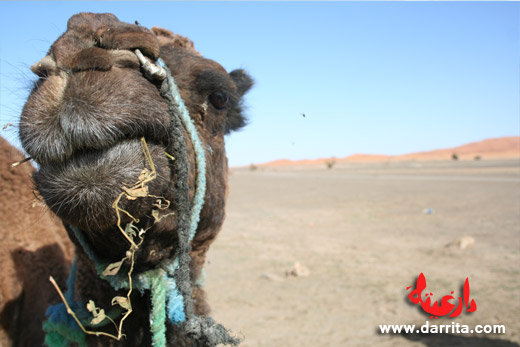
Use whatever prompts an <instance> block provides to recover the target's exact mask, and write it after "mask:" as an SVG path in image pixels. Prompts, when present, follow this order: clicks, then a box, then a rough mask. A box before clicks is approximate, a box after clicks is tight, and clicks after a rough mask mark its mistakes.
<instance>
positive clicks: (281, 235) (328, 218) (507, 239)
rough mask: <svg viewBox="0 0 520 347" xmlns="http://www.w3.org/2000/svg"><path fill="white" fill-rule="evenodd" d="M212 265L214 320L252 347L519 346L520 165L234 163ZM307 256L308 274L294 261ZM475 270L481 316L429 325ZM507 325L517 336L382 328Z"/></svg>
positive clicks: (301, 263)
mask: <svg viewBox="0 0 520 347" xmlns="http://www.w3.org/2000/svg"><path fill="white" fill-rule="evenodd" d="M229 179H230V195H229V200H228V206H227V219H226V222H225V224H224V228H223V230H222V232H221V234H220V236H219V238H217V240H216V241H215V243H214V244H213V245H212V247H211V248H210V251H209V254H208V261H207V264H206V266H205V269H206V274H207V279H206V289H207V292H208V298H209V302H210V303H211V305H212V308H213V312H212V317H213V318H215V319H216V320H217V321H218V322H220V323H222V324H224V325H225V326H226V327H227V328H229V329H232V330H233V331H234V332H236V333H237V334H239V335H241V336H243V338H244V342H243V346H519V343H520V324H519V323H518V312H519V311H520V161H519V160H518V159H513V160H511V159H509V160H505V159H501V160H498V159H495V160H486V159H485V158H483V159H482V160H479V161H475V160H459V161H453V160H446V161H441V160H438V161H390V162H388V161H387V162H379V163H377V162H376V163H349V162H338V163H337V164H336V165H335V166H334V167H333V168H332V169H327V168H326V166H325V165H301V166H297V165H292V166H270V167H258V168H256V170H251V169H249V168H235V169H232V170H231V175H230V178H229ZM295 264H297V265H296V269H295ZM420 273H423V274H424V276H425V277H426V281H427V290H428V291H429V292H432V293H433V299H434V300H437V299H440V298H441V297H442V296H444V295H447V294H450V292H451V291H454V296H455V297H457V298H458V297H459V296H461V295H462V293H461V286H462V284H463V283H464V280H465V279H466V277H468V278H469V284H470V289H471V292H470V295H471V298H472V299H474V300H475V302H476V304H477V307H478V308H477V311H476V312H473V313H468V312H466V311H463V312H462V313H461V314H460V316H458V317H456V318H446V317H441V318H439V319H430V317H429V315H426V314H425V313H424V312H423V311H422V310H421V309H420V307H418V306H417V305H413V304H410V302H409V299H408V298H407V296H408V294H409V293H410V290H408V291H407V290H406V287H408V286H411V285H415V280H416V279H417V276H418V275H419V274H420ZM425 321H429V322H430V323H434V324H451V322H455V323H459V324H461V325H462V324H467V325H469V326H470V327H471V328H473V327H474V326H475V325H477V324H503V325H505V327H506V333H505V334H475V333H474V334H437V335H429V336H425V335H416V334H413V335H408V336H405V335H400V334H381V333H379V332H378V331H379V329H378V326H379V325H380V324H416V325H421V324H424V323H425Z"/></svg>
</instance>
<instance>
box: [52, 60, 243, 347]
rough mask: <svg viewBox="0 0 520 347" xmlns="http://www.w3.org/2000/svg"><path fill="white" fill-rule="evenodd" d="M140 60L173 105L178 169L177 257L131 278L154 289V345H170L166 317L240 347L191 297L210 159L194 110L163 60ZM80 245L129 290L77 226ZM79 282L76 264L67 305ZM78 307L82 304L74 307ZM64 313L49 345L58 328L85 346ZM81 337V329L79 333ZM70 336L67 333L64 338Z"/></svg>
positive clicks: (56, 309)
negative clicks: (193, 253)
mask: <svg viewBox="0 0 520 347" xmlns="http://www.w3.org/2000/svg"><path fill="white" fill-rule="evenodd" d="M135 53H136V55H137V57H138V59H139V61H140V62H141V65H142V68H143V71H144V74H145V76H146V77H147V78H149V79H151V80H159V81H161V84H160V87H159V91H160V93H161V96H162V97H163V98H164V99H165V100H166V102H167V104H168V111H169V113H170V116H171V144H170V145H171V152H172V153H173V154H174V157H175V161H174V170H175V173H176V181H175V193H176V194H174V196H175V206H176V208H177V224H178V228H177V230H178V239H179V247H178V248H179V249H178V253H177V256H176V257H175V258H174V259H166V260H165V261H163V262H162V263H161V264H159V265H158V266H157V267H156V268H155V269H152V270H148V271H145V272H142V273H139V274H136V275H134V276H133V277H132V287H133V288H136V289H138V290H140V291H141V292H143V291H144V290H150V292H151V302H152V309H151V313H150V331H151V333H152V345H153V346H157V347H159V346H160V347H162V346H166V342H167V341H166V317H167V319H168V320H169V321H170V322H171V323H173V324H176V325H180V324H182V323H184V325H183V329H184V331H185V333H186V334H187V335H188V336H190V337H191V338H193V339H194V340H197V341H199V342H202V343H204V344H207V345H211V346H215V345H217V344H220V343H223V344H231V345H237V344H238V343H239V342H240V340H239V339H236V338H233V337H232V336H230V335H229V332H228V331H227V330H226V329H225V328H224V327H223V326H222V325H220V324H216V323H215V322H214V321H213V320H212V319H211V318H209V317H199V316H196V315H195V313H194V308H193V299H192V298H191V295H192V292H193V286H192V284H191V280H190V267H189V266H190V261H191V258H190V255H189V252H190V250H191V241H192V239H193V237H194V235H195V232H196V230H197V226H198V222H199V219H200V212H201V210H202V207H203V204H204V196H205V194H206V159H205V152H204V147H203V145H202V141H201V140H200V138H199V136H198V133H197V129H196V127H195V124H194V123H193V120H192V119H191V117H190V116H189V112H188V110H187V108H186V106H185V105H184V101H183V100H182V97H181V94H180V91H179V89H178V88H177V85H176V84H175V81H174V79H173V77H172V75H171V72H170V70H169V69H168V67H167V66H166V64H165V63H164V62H163V61H162V59H160V58H159V59H158V60H157V63H158V65H154V64H152V63H150V61H148V60H147V59H146V58H145V57H144V56H143V55H142V54H141V52H140V51H139V50H136V51H135ZM183 129H184V130H185V131H186V133H187V135H188V137H189V138H190V141H191V143H192V146H193V149H194V152H195V160H196V165H197V177H196V190H195V196H194V199H193V205H192V206H191V207H190V201H189V195H188V194H189V186H188V159H187V158H188V155H187V150H186V142H185V137H184V133H183ZM70 228H71V229H72V231H73V232H74V235H75V237H76V239H77V241H78V242H79V243H80V245H81V246H82V248H83V250H84V251H85V253H86V254H87V255H88V256H89V258H90V259H91V260H92V261H93V262H94V264H95V266H96V270H97V272H98V275H99V276H100V277H101V278H103V279H105V280H107V281H108V282H109V283H110V284H111V285H112V287H113V288H114V289H115V290H119V289H122V288H128V279H127V277H126V276H125V275H120V274H116V275H114V276H104V275H103V274H102V272H103V271H104V270H105V269H106V267H107V266H108V263H106V262H104V261H102V260H101V259H100V258H99V257H98V256H97V254H96V252H95V251H94V250H93V249H92V247H91V246H90V244H89V242H88V241H87V240H86V238H85V235H84V233H83V232H82V231H81V230H79V229H78V228H76V227H73V226H70ZM74 280H75V263H74V265H73V268H72V269H71V273H70V275H69V280H68V283H67V284H68V292H67V295H66V296H67V301H68V302H73V301H74ZM74 306H75V307H79V306H80V305H79V304H77V303H74ZM63 311H65V313H66V309H65V306H64V305H63V304H58V305H55V306H51V307H50V308H49V309H48V311H47V315H48V316H49V319H48V320H47V322H46V323H45V324H44V330H45V331H46V339H45V342H46V344H47V345H49V346H55V345H58V343H56V344H54V343H52V341H51V339H50V338H53V339H55V337H56V336H55V335H56V333H57V331H58V330H59V332H60V333H62V334H61V335H62V336H63V340H65V342H66V344H63V343H62V344H59V345H60V346H61V345H63V346H66V345H68V343H69V342H76V343H77V344H78V345H80V346H82V345H83V343H84V336H83V337H81V336H78V334H77V330H74V329H68V330H69V331H68V334H67V331H65V333H64V334H63V330H64V329H63V326H64V325H69V326H70V325H71V324H67V322H68V323H72V325H74V324H75V322H74V321H72V322H71V321H70V319H68V318H70V317H65V319H63V313H64V312H63ZM79 332H80V333H82V332H81V331H79ZM65 335H68V337H67V336H65Z"/></svg>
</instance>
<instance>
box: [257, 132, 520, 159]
mask: <svg viewBox="0 0 520 347" xmlns="http://www.w3.org/2000/svg"><path fill="white" fill-rule="evenodd" d="M453 154H456V155H457V156H458V158H459V159H461V160H474V159H475V158H476V157H480V159H506V158H508V159H509V158H511V159H512V158H520V136H509V137H499V138H493V139H487V140H483V141H479V142H472V143H468V144H465V145H462V146H458V147H454V148H445V149H437V150H432V151H427V152H417V153H409V154H403V155H393V156H392V155H379V154H354V155H351V156H348V157H345V158H320V159H305V160H289V159H280V160H275V161H271V162H268V163H264V164H260V166H291V165H295V166H300V165H323V164H325V163H326V162H327V161H328V160H335V161H336V162H339V163H343V162H345V163H374V162H385V161H404V160H419V161H421V160H450V159H452V156H453Z"/></svg>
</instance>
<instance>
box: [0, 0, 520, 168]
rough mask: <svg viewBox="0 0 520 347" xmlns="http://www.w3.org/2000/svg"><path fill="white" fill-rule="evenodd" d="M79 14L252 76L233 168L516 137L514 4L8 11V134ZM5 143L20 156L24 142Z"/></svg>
mask: <svg viewBox="0 0 520 347" xmlns="http://www.w3.org/2000/svg"><path fill="white" fill-rule="evenodd" d="M81 11H89V12H112V13H114V14H115V15H116V16H118V18H119V19H120V20H122V21H127V22H134V20H138V21H139V22H140V24H141V25H144V26H147V27H152V26H154V25H158V26H162V27H165V28H168V29H170V30H172V31H174V32H176V33H179V34H182V35H185V36H188V37H190V38H191V39H192V40H193V41H194V43H195V47H196V48H197V49H198V50H199V51H200V52H201V53H202V54H203V55H204V56H205V57H207V58H210V59H213V60H216V61H218V62H219V63H221V64H222V65H223V66H224V67H225V68H226V69H227V70H228V71H231V70H233V69H235V68H244V69H246V70H248V71H249V73H250V74H251V75H252V76H253V77H254V78H255V80H256V86H255V87H254V89H253V90H252V91H251V92H250V93H249V94H248V96H247V104H248V106H249V107H248V115H249V118H250V124H249V126H248V127H247V128H244V129H243V130H242V131H240V132H238V133H233V134H232V135H230V136H228V138H227V149H228V157H229V160H230V164H231V165H232V166H237V165H248V164H250V163H261V162H266V161H270V160H275V159H281V158H289V159H304V158H320V157H331V156H336V157H344V156H348V155H351V154H354V153H373V154H403V153H408V152H415V151H423V150H430V149H437V148H444V147H452V146H457V145H461V144H464V143H467V142H472V141H479V140H482V139H485V138H490V137H500V136H513V135H514V136H518V135H520V115H519V114H520V110H519V105H520V100H519V95H520V89H519V78H520V70H519V57H520V54H519V53H520V24H519V22H520V3H518V2H147V3H144V2H3V1H2V2H0V32H1V33H2V35H0V125H2V126H3V124H5V123H6V122H11V123H14V122H16V121H17V118H18V116H19V114H20V110H21V107H22V105H23V102H24V100H25V98H26V96H27V94H28V88H29V86H30V85H31V80H32V79H33V76H32V75H31V72H30V71H29V68H28V67H29V66H30V65H31V64H33V63H34V62H36V61H38V60H39V59H41V58H42V57H43V56H44V55H45V54H46V52H47V50H48V48H49V46H50V44H52V42H53V41H54V40H55V39H56V38H57V37H58V36H59V35H60V34H61V33H62V32H63V31H64V30H65V28H66V23H67V19H68V18H69V17H70V16H71V15H73V14H75V13H77V12H81ZM302 113H304V114H305V117H303V116H302ZM0 134H1V135H2V136H4V137H6V138H8V139H9V140H10V141H12V142H13V143H15V144H16V143H17V138H16V129H14V128H9V129H8V130H6V131H1V132H0Z"/></svg>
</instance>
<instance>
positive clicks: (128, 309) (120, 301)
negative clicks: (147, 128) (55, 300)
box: [49, 137, 174, 341]
mask: <svg viewBox="0 0 520 347" xmlns="http://www.w3.org/2000/svg"><path fill="white" fill-rule="evenodd" d="M141 147H142V149H143V154H144V156H145V158H146V161H147V162H148V165H149V166H150V169H148V168H147V167H145V168H144V169H143V170H142V171H141V173H140V175H139V178H138V180H137V182H136V183H135V184H134V185H133V186H131V187H125V186H123V187H122V190H123V191H122V192H121V194H119V196H118V197H117V198H116V200H114V203H113V204H112V207H113V208H114V209H115V211H116V215H117V227H118V229H119V231H120V232H121V234H122V235H123V236H124V237H125V239H126V240H127V241H128V242H129V244H130V248H129V249H128V251H127V252H126V255H125V257H124V258H123V259H121V260H120V261H118V262H115V263H112V264H109V265H108V266H107V267H106V268H105V270H104V271H103V273H102V275H103V276H115V275H116V274H117V273H118V272H119V271H120V269H121V267H122V265H123V264H124V263H129V264H130V267H129V269H128V272H127V274H126V275H127V278H128V292H127V293H126V296H116V297H114V298H112V305H113V306H115V305H118V306H119V307H120V308H122V309H123V310H124V311H123V313H122V317H121V319H120V321H119V324H117V323H116V322H115V321H114V319H112V318H111V317H110V315H109V314H107V313H105V310H104V309H102V308H98V307H96V304H95V302H94V301H93V300H89V302H88V304H87V305H86V308H87V310H88V311H89V312H91V313H92V316H93V317H92V319H91V320H90V324H91V325H94V326H95V325H99V324H101V323H102V322H104V321H105V320H109V321H110V322H111V323H112V324H113V325H114V327H115V329H116V331H117V334H110V333H106V332H102V331H91V330H87V329H86V328H85V326H84V325H83V323H81V321H80V320H79V318H78V317H77V316H76V314H75V313H74V311H73V310H72V309H71V308H70V306H69V304H68V303H67V300H66V299H65V296H64V295H63V292H62V291H61V290H60V288H59V286H58V284H57V283H56V281H55V280H54V278H52V276H51V277H50V278H49V280H50V281H51V283H52V284H53V286H54V287H55V288H56V290H57V292H58V294H59V295H60V297H61V300H62V301H63V303H64V304H65V307H66V308H67V313H68V314H70V315H71V316H72V317H73V318H74V320H75V321H76V323H77V324H78V325H79V327H80V328H81V330H82V331H83V332H84V333H85V334H88V335H96V336H107V337H110V338H113V339H115V340H117V341H119V340H121V339H122V338H123V337H125V336H126V335H125V334H123V323H124V321H125V319H126V318H127V317H128V316H129V315H130V314H131V313H132V302H131V300H130V295H131V294H132V290H133V288H132V287H133V285H132V273H133V271H134V265H135V253H136V252H137V250H138V249H139V247H140V246H141V244H142V243H143V241H144V236H145V233H146V231H147V230H148V229H149V228H147V229H143V228H141V229H139V228H138V227H137V226H136V225H135V224H134V223H139V219H137V218H135V217H134V216H132V215H131V214H130V213H129V212H128V211H126V210H124V209H122V208H120V207H119V203H120V202H121V199H127V200H136V199H139V198H146V197H152V198H155V199H156V200H155V202H154V203H153V204H152V205H153V206H154V207H155V208H156V209H153V210H152V217H153V218H154V223H157V222H159V221H160V220H161V219H162V218H164V217H166V216H169V215H172V214H174V212H171V213H168V214H165V215H162V216H160V210H165V209H167V208H168V207H169V206H170V201H168V200H166V199H165V198H164V197H161V196H156V195H152V194H150V193H149V189H148V185H147V184H148V183H149V182H151V181H153V180H155V179H156V178H157V171H156V169H155V165H154V163H153V161H152V157H151V155H150V151H149V149H148V145H147V143H146V140H145V139H144V137H143V138H141ZM166 156H167V157H168V158H170V159H173V157H172V156H171V155H169V154H168V153H166ZM121 213H124V214H125V215H127V216H128V217H129V218H130V222H129V223H127V224H126V226H125V227H124V228H123V227H122V226H121Z"/></svg>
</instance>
